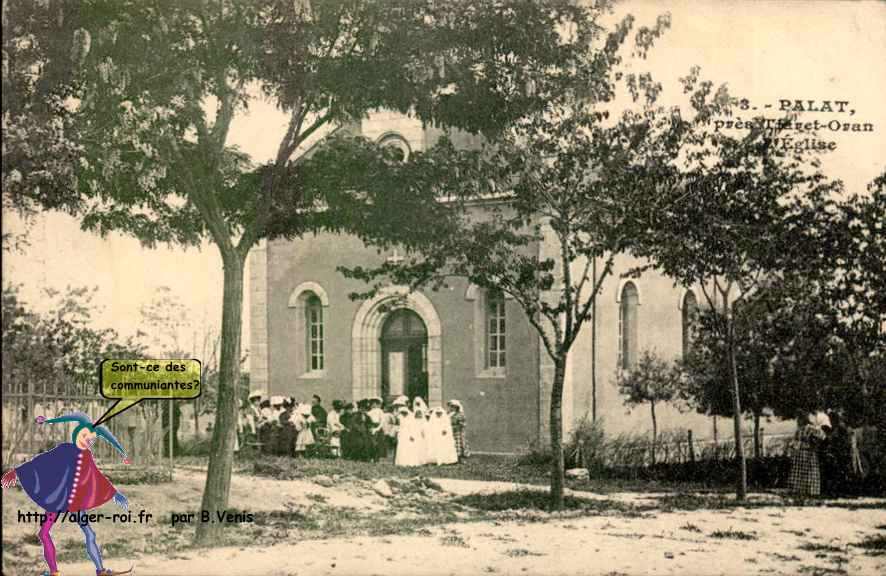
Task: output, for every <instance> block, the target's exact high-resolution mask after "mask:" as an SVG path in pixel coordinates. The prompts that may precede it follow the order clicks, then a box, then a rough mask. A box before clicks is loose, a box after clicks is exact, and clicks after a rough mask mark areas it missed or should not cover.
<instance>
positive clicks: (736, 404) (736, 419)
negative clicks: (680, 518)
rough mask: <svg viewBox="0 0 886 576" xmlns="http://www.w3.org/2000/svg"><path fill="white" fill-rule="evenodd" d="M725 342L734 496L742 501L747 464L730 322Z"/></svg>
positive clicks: (744, 496) (744, 493) (744, 495)
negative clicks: (736, 469)
mask: <svg viewBox="0 0 886 576" xmlns="http://www.w3.org/2000/svg"><path fill="white" fill-rule="evenodd" d="M726 330H727V336H726V342H727V346H728V352H729V371H730V372H731V375H732V410H733V415H732V423H733V428H734V433H735V458H736V459H737V460H738V467H739V473H738V481H737V483H736V487H735V496H736V498H737V499H738V500H744V499H745V498H747V495H748V464H747V461H746V460H745V457H744V444H743V443H742V441H741V399H740V396H739V388H738V368H737V367H736V364H735V342H734V339H733V336H734V335H733V333H732V321H731V320H729V325H728V326H727V329H726Z"/></svg>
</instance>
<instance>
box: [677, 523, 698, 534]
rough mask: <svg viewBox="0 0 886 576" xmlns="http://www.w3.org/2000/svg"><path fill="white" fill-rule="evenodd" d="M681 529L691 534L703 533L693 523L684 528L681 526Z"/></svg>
mask: <svg viewBox="0 0 886 576" xmlns="http://www.w3.org/2000/svg"><path fill="white" fill-rule="evenodd" d="M680 529H682V530H687V531H689V532H701V528H699V527H698V526H696V525H695V524H692V523H691V522H687V523H686V524H683V525H682V526H680Z"/></svg>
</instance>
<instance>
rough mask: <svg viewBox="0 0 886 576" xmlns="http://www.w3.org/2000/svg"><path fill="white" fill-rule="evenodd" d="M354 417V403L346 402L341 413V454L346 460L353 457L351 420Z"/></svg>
mask: <svg viewBox="0 0 886 576" xmlns="http://www.w3.org/2000/svg"><path fill="white" fill-rule="evenodd" d="M353 417H354V405H353V404H351V403H350V402H348V403H347V404H345V406H344V408H343V409H342V414H341V425H342V430H341V455H342V458H344V459H346V460H353V459H354V431H353V428H352V426H353V424H352V423H351V420H352V419H353Z"/></svg>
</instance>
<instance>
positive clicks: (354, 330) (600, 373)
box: [249, 112, 732, 453]
mask: <svg viewBox="0 0 886 576" xmlns="http://www.w3.org/2000/svg"><path fill="white" fill-rule="evenodd" d="M355 129H357V130H359V132H360V133H361V134H362V135H364V136H366V137H368V138H372V139H376V140H377V141H379V142H385V143H388V144H391V145H394V146H397V147H400V148H401V149H402V150H403V152H404V154H409V153H411V152H413V151H418V150H423V149H426V148H428V147H429V146H431V145H433V143H434V141H435V138H437V137H439V132H435V130H434V129H432V128H423V127H422V125H421V123H420V122H418V121H417V120H414V119H410V118H408V117H405V116H402V115H399V114H396V113H388V112H384V113H378V114H375V115H373V116H372V117H371V118H370V119H367V120H364V121H363V122H362V123H361V124H360V125H359V126H358V127H356V128H355ZM467 140H470V137H467ZM463 144H465V145H470V144H471V142H470V141H466V142H463ZM553 248H554V246H553V245H550V246H548V245H546V243H545V242H541V243H539V245H537V246H534V247H532V249H533V250H536V251H537V252H538V256H539V258H540V259H544V258H547V257H549V255H550V252H549V251H550V250H552V249H553ZM398 258H401V255H400V254H399V253H398V252H397V251H396V250H393V251H389V252H387V253H379V252H378V251H377V250H376V249H374V248H369V247H367V246H365V245H363V243H362V242H361V241H360V240H359V239H357V238H356V237H352V236H347V235H338V234H327V233H321V234H316V235H309V236H305V237H303V238H300V239H296V240H273V241H269V242H264V243H262V244H261V245H260V246H258V247H257V248H255V249H254V250H253V251H252V253H251V254H250V259H249V280H250V310H249V314H250V322H251V335H250V343H249V350H250V377H251V381H252V386H253V387H254V388H258V389H260V390H263V391H265V392H267V393H268V394H283V395H289V396H293V397H295V398H296V399H297V400H300V401H307V400H309V399H310V398H311V396H312V395H313V394H318V395H320V396H321V398H322V399H323V403H324V404H326V405H329V404H330V403H331V402H332V400H334V399H341V400H344V401H356V400H359V399H361V398H367V397H373V396H379V397H391V396H395V395H399V394H406V395H408V396H410V397H414V396H422V397H423V398H425V399H426V400H427V401H428V404H429V406H431V407H434V406H440V405H442V404H445V402H446V401H448V400H450V399H457V400H460V401H461V403H462V405H463V406H464V408H465V412H466V416H467V419H468V438H469V442H470V445H471V447H472V449H473V450H474V451H478V452H490V453H515V452H520V451H525V450H527V449H528V448H529V447H530V446H532V445H537V444H538V443H546V442H548V438H549V436H548V420H549V418H548V412H549V406H550V383H551V380H552V378H553V364H552V362H551V361H550V359H549V358H548V357H547V354H546V353H545V351H544V348H543V345H542V343H541V340H540V338H539V337H538V334H537V333H536V332H535V330H534V328H533V327H532V326H531V325H530V323H529V322H528V320H527V318H526V316H525V314H524V313H523V310H522V309H521V308H520V306H519V305H518V304H517V303H516V302H513V301H512V300H510V299H509V298H506V297H505V298H503V297H500V296H497V295H495V294H487V293H486V292H485V291H484V290H482V289H480V288H478V287H477V286H473V285H469V284H468V283H467V282H466V281H464V280H462V281H461V282H453V283H451V284H450V285H449V286H448V287H446V288H443V289H440V290H438V291H431V290H427V291H421V292H415V293H408V294H407V293H406V292H405V291H404V290H403V289H401V288H398V287H388V288H386V289H384V290H382V291H381V293H379V294H378V295H376V296H375V297H374V298H372V299H370V300H365V301H353V300H351V299H350V298H349V294H350V293H353V292H360V291H364V290H365V289H366V286H365V285H363V284H362V283H361V282H359V281H356V280H350V279H347V278H345V277H344V276H343V275H342V274H341V273H340V272H338V271H337V270H336V268H337V267H338V266H346V267H353V266H357V265H361V266H364V267H365V266H372V265H377V264H381V263H382V262H384V261H385V259H390V260H394V261H396V260H397V259H398ZM635 263H636V262H635V261H634V260H633V259H632V258H631V257H630V256H628V255H623V256H620V257H619V258H618V261H617V265H616V267H615V270H614V272H615V273H614V274H613V275H612V276H610V277H609V278H608V279H607V281H606V284H604V286H603V289H602V291H601V292H600V294H599V296H598V300H597V302H596V306H595V310H596V314H595V319H594V321H593V322H589V323H588V324H586V326H585V327H584V328H583V330H582V333H581V334H580V335H579V337H578V339H577V341H576V342H575V344H574V345H573V348H572V352H571V361H570V363H569V366H568V367H567V374H566V380H565V390H564V428H565V430H564V432H565V435H566V436H565V437H567V438H568V434H569V431H570V429H571V427H572V426H573V425H574V423H575V422H576V421H577V420H578V419H580V418H582V417H588V418H592V417H596V418H597V419H602V422H603V425H604V428H605V430H606V432H607V433H611V434H619V433H622V432H633V431H645V430H651V420H650V417H649V410H648V407H638V408H636V409H634V410H633V411H628V409H627V408H626V407H625V405H624V397H623V396H622V395H621V394H620V392H619V390H618V386H617V384H616V379H615V377H616V374H617V371H618V368H619V367H621V368H627V367H630V366H632V365H633V363H634V362H635V360H636V359H637V357H638V355H639V354H640V353H641V352H642V351H643V350H645V349H650V350H654V351H655V352H657V353H658V354H659V355H661V356H663V357H666V358H673V357H676V356H678V355H680V354H682V353H683V351H684V349H685V348H686V346H687V345H688V344H689V342H688V331H687V327H688V322H689V321H690V320H691V318H692V315H693V311H694V309H695V308H696V307H697V306H698V305H699V304H700V302H701V298H702V296H701V294H700V293H697V292H696V291H693V290H687V289H685V288H679V287H675V285H674V282H673V281H672V280H670V279H668V278H664V277H662V276H660V275H656V274H654V273H645V274H644V275H643V276H641V277H640V278H636V279H631V280H621V279H620V273H621V272H623V271H625V270H627V269H629V268H630V267H631V266H632V265H634V264H635ZM577 265H581V266H582V267H583V263H577ZM404 294H405V299H404V298H402V297H401V296H403V295H404ZM657 414H658V422H659V426H658V427H659V430H660V431H664V430H670V429H680V430H681V431H683V432H684V433H685V431H686V430H688V429H691V430H692V431H693V433H694V436H695V438H697V439H705V438H711V437H712V436H713V435H714V434H716V432H715V427H716V423H715V421H714V419H712V418H709V417H705V416H702V415H699V414H696V413H694V412H690V413H680V412H678V411H677V410H676V409H674V408H673V407H670V406H658V407H657ZM719 428H720V432H719V436H720V438H721V439H726V438H728V437H731V429H732V426H731V423H730V422H728V421H726V420H724V419H722V418H721V419H720V425H719Z"/></svg>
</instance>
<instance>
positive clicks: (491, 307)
mask: <svg viewBox="0 0 886 576" xmlns="http://www.w3.org/2000/svg"><path fill="white" fill-rule="evenodd" d="M505 340H506V329H505V299H504V295H503V294H502V293H501V292H498V291H489V292H487V294H486V368H504V367H505V366H506V363H505V362H506V358H505Z"/></svg>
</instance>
